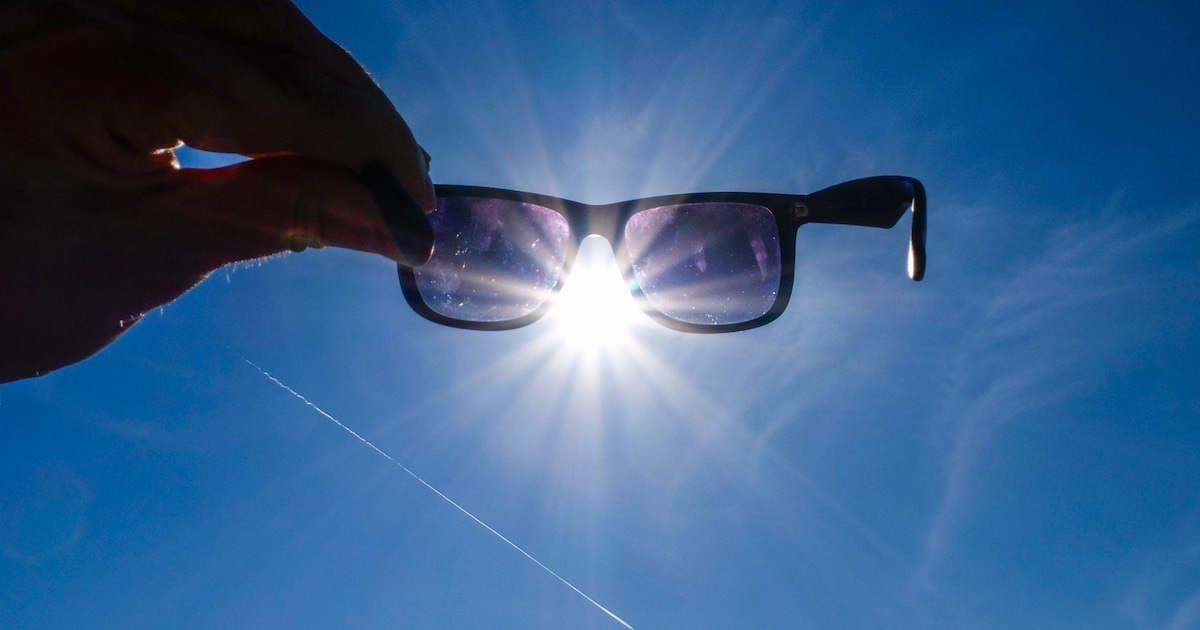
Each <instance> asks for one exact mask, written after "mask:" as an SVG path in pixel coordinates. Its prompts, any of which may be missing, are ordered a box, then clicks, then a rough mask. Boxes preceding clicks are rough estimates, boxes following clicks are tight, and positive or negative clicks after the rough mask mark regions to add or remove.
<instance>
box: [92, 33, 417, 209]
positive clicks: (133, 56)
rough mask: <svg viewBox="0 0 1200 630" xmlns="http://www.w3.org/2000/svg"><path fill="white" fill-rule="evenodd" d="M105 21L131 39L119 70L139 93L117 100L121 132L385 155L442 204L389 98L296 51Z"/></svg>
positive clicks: (344, 161) (346, 160) (233, 146)
mask: <svg viewBox="0 0 1200 630" xmlns="http://www.w3.org/2000/svg"><path fill="white" fill-rule="evenodd" d="M105 19H111V20H115V21H114V22H112V23H111V24H110V26H111V27H112V28H114V29H117V30H119V31H120V34H119V35H118V37H121V38H123V40H122V41H119V42H117V44H116V45H117V47H118V48H119V50H118V54H116V55H114V56H113V58H114V60H115V63H116V64H117V65H118V68H117V70H119V71H121V72H125V73H131V74H132V75H134V79H133V80H131V81H130V83H131V84H132V85H130V86H127V88H128V89H127V90H126V91H127V92H134V93H136V94H137V95H138V98H137V99H136V100H135V99H129V98H123V99H122V98H119V96H120V95H117V96H116V97H114V99H113V100H114V103H113V105H112V107H113V109H114V110H122V111H124V112H126V115H124V116H122V115H121V114H120V112H118V113H117V115H116V117H115V118H116V121H117V122H115V123H114V125H115V126H116V127H117V131H118V132H119V133H120V135H124V136H132V137H136V136H139V135H146V134H147V133H150V134H152V135H156V137H157V138H158V141H160V142H161V141H163V140H165V139H166V138H167V137H170V138H172V140H171V141H173V140H174V139H180V140H183V141H184V142H186V143H187V144H188V145H190V146H193V147H195V148H198V149H202V150H209V151H220V152H230V153H241V154H245V155H251V156H258V155H269V154H276V153H284V152H286V153H297V154H301V155H305V156H309V157H313V158H317V159H322V160H327V161H330V162H334V163H336V164H340V165H342V166H345V167H347V168H350V169H355V170H357V169H360V168H361V167H362V166H363V165H365V164H367V163H370V162H372V161H377V160H378V161H382V162H384V164H386V166H387V167H388V170H389V171H390V172H391V173H392V174H393V175H394V176H395V177H396V178H397V179H398V180H399V182H400V184H401V185H402V186H403V187H404V188H405V189H406V190H407V191H408V192H409V193H410V194H411V196H412V197H413V199H415V200H416V201H417V202H418V203H419V204H420V205H421V206H422V207H423V208H425V209H426V210H431V209H432V208H433V200H434V194H433V184H432V182H431V181H430V180H429V175H428V161H427V159H426V155H427V154H426V153H425V152H424V150H423V149H422V148H421V147H420V146H419V145H418V144H417V142H416V139H415V138H413V135H412V132H411V130H410V129H409V128H408V125H407V124H406V123H405V122H404V119H403V118H401V117H400V115H399V114H398V113H397V112H396V111H395V108H393V107H392V105H391V103H390V102H389V101H387V100H386V98H379V97H378V95H376V94H375V93H372V92H368V91H365V90H362V89H356V88H354V87H350V86H347V85H346V84H345V83H344V82H342V81H339V80H337V79H336V78H333V77H331V76H330V75H328V74H326V73H325V72H323V71H322V70H321V69H320V68H318V67H314V66H313V65H312V64H311V63H309V61H308V60H306V59H304V58H302V57H299V56H296V55H293V54H290V53H283V52H271V51H263V50H261V49H256V48H253V47H249V46H246V45H242V44H239V43H235V42H229V41H220V40H212V39H206V38H203V37H198V36H194V35H188V34H180V33H177V32H171V31H166V30H163V29H160V28H157V27H153V26H147V25H145V24H142V23H138V22H132V21H129V20H125V19H123V18H119V17H111V16H110V17H109V18H105ZM131 100H134V101H135V102H136V105H131V104H129V101H131ZM147 129H149V130H151V131H150V132H147V131H146V130H147ZM169 142H170V141H168V143H169ZM160 146H161V145H160Z"/></svg>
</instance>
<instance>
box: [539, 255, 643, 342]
mask: <svg viewBox="0 0 1200 630" xmlns="http://www.w3.org/2000/svg"><path fill="white" fill-rule="evenodd" d="M548 318H552V320H553V324H554V326H555V333H556V334H557V336H559V337H560V338H561V339H562V340H563V341H564V342H566V344H568V345H570V346H573V347H575V348H577V349H580V350H589V351H593V350H601V349H614V346H622V345H626V344H628V343H629V342H630V341H631V335H630V330H631V328H632V327H633V326H635V325H636V324H638V323H639V322H640V321H641V320H642V319H643V318H644V315H642V313H641V312H640V311H639V310H638V308H637V306H636V305H635V304H634V302H633V298H631V297H630V296H629V289H628V288H626V287H625V285H624V283H623V281H622V279H621V272H620V270H619V269H618V268H617V262H616V260H615V259H614V258H613V256H612V250H611V249H610V248H609V245H608V242H607V241H605V240H604V239H603V238H600V237H596V236H590V237H588V238H586V239H584V241H583V244H582V246H581V247H580V249H579V253H578V255H577V256H576V257H575V265H574V267H573V268H572V270H571V275H570V277H569V278H567V283H566V285H565V286H563V289H562V292H561V293H560V294H559V295H558V300H557V302H556V303H555V304H554V307H553V308H552V309H551V311H550V313H549V315H548Z"/></svg>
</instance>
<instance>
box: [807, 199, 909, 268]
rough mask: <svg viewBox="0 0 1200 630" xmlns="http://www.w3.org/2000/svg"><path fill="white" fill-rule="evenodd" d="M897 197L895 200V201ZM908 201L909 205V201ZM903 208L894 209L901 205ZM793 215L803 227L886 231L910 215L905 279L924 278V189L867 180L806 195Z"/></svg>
mask: <svg viewBox="0 0 1200 630" xmlns="http://www.w3.org/2000/svg"><path fill="white" fill-rule="evenodd" d="M898 197H899V198H898ZM910 200H911V201H910ZM905 201H907V202H908V203H905V206H907V207H903V206H900V207H897V206H898V203H897V202H901V203H903V202H905ZM798 207H799V208H803V210H802V213H800V214H796V215H794V216H795V218H797V219H799V220H802V221H803V222H805V223H831V224H836V225H857V226H861V227H877V228H884V229H888V228H891V227H893V226H895V225H896V223H897V222H898V221H899V220H900V218H901V217H902V216H904V213H905V212H907V211H909V210H911V211H912V232H911V233H910V234H909V238H908V277H909V278H911V279H913V280H914V281H917V280H920V279H921V278H924V277H925V221H926V219H925V186H924V185H922V184H921V182H919V181H917V180H915V179H912V178H908V177H904V178H901V177H894V176H884V177H868V178H866V179H860V180H855V181H851V182H845V183H842V184H838V185H836V186H830V187H829V188H826V189H824V190H819V191H817V192H815V193H812V194H810V195H806V196H805V197H804V199H803V201H802V202H800V203H799V204H798Z"/></svg>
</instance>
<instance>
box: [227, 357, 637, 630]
mask: <svg viewBox="0 0 1200 630" xmlns="http://www.w3.org/2000/svg"><path fill="white" fill-rule="evenodd" d="M241 359H242V360H243V361H245V362H246V364H247V365H249V366H250V367H252V368H254V369H256V370H258V373H259V374H262V375H263V376H265V377H267V378H268V379H271V382H272V383H275V384H276V385H278V386H280V387H282V388H283V389H284V390H285V391H287V392H288V393H289V394H291V395H293V396H295V397H296V398H299V399H300V402H303V403H304V404H306V405H308V406H309V407H312V408H313V411H316V412H317V413H319V414H321V415H322V416H325V418H326V419H328V420H329V421H330V422H332V423H334V424H336V425H338V426H339V427H341V428H342V430H343V431H345V432H346V433H349V434H350V435H353V436H354V437H355V438H358V441H359V442H362V443H363V444H366V445H367V446H370V447H371V448H372V449H373V450H374V451H375V452H376V453H379V454H380V455H382V456H384V458H386V459H387V460H388V461H389V462H392V463H393V464H395V465H397V466H399V467H400V470H403V471H404V472H406V473H408V474H409V476H411V477H412V478H413V479H416V480H417V481H419V482H421V485H423V486H425V487H426V488H429V489H430V490H431V491H433V493H434V494H436V495H438V496H439V497H441V498H442V500H444V501H445V502H446V503H449V504H450V505H453V506H454V507H455V508H456V509H457V510H458V511H459V512H462V513H463V514H466V515H467V516H468V517H470V519H471V520H473V521H475V522H476V523H479V525H481V526H482V527H483V528H484V529H486V530H488V531H489V532H492V533H493V534H495V535H496V537H497V538H499V539H500V540H503V541H504V542H506V543H508V546H509V547H512V548H513V549H516V550H517V551H519V552H521V555H523V556H525V557H526V558H529V560H530V561H531V562H533V563H534V564H536V565H538V566H539V567H541V568H542V569H543V570H544V571H546V573H549V574H550V575H553V576H554V577H555V579H557V580H558V581H559V582H562V583H563V584H566V585H567V588H569V589H571V590H572V591H575V592H576V593H578V594H579V596H580V597H582V598H584V599H586V600H588V601H589V602H591V603H592V605H593V606H595V607H596V608H599V609H600V610H603V611H604V613H605V614H607V615H608V616H609V617H612V618H613V619H614V620H615V621H616V622H617V623H619V624H621V625H622V626H625V627H626V628H629V630H633V626H631V625H629V624H628V623H625V620H624V619H621V618H620V617H618V616H617V615H616V614H615V613H613V611H611V610H609V609H607V608H605V607H604V606H601V605H600V602H598V601H596V600H594V599H592V598H591V597H588V596H587V593H584V592H583V591H581V590H579V589H578V588H575V585H574V584H571V583H570V582H568V581H567V580H566V579H565V578H563V576H561V575H559V574H557V573H555V572H554V571H553V570H551V569H550V567H548V566H546V565H544V564H542V563H541V562H539V561H538V559H537V558H534V557H533V556H531V555H529V552H528V551H525V550H524V549H522V548H521V547H520V546H518V545H517V543H515V542H513V541H511V540H509V539H507V538H505V537H504V534H501V533H500V532H498V531H496V530H494V529H492V527H491V526H490V525H488V524H487V523H484V522H483V521H481V520H479V517H477V516H475V515H474V514H472V513H470V512H469V511H467V508H465V507H463V506H461V505H459V504H457V503H455V502H454V499H451V498H450V497H448V496H446V495H444V494H442V493H441V491H440V490H438V489H437V488H434V487H433V486H431V485H429V482H427V481H425V480H424V479H422V478H421V477H419V476H418V475H417V473H415V472H413V471H411V470H409V469H408V467H407V466H405V465H404V464H401V463H400V462H398V461H396V458H395V457H392V456H391V455H388V454H387V453H385V452H383V451H382V450H381V449H380V448H379V447H378V446H375V445H374V444H372V443H371V442H370V441H369V440H367V439H366V438H364V437H363V436H361V435H359V434H358V433H355V432H354V429H351V428H350V427H348V426H346V425H344V424H342V423H341V422H340V421H338V419H337V418H334V417H333V416H331V415H329V414H328V413H325V410H324V409H321V408H320V407H318V406H316V405H315V404H313V402H312V401H310V400H309V399H307V398H305V397H304V396H303V395H302V394H301V393H300V392H298V391H296V390H294V389H292V388H291V387H288V386H287V385H284V384H283V381H280V380H279V379H277V378H275V377H274V376H271V374H270V372H267V371H266V370H264V369H262V368H261V367H259V366H258V365H257V364H255V363H254V362H253V361H251V360H250V359H247V358H246V357H241Z"/></svg>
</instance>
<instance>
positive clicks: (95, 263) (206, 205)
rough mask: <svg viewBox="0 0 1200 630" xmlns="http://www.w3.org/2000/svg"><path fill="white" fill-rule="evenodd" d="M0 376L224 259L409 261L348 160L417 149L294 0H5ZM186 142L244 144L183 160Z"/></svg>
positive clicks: (67, 351)
mask: <svg viewBox="0 0 1200 630" xmlns="http://www.w3.org/2000/svg"><path fill="white" fill-rule="evenodd" d="M0 85H2V86H4V88H3V90H2V91H0V382H8V381H13V380H17V379H22V378H28V377H33V376H37V375H41V374H45V373H47V372H49V371H51V370H54V369H57V368H60V367H63V366H66V365H69V364H72V363H75V362H77V361H80V360H83V359H85V358H87V357H89V356H91V355H92V354H94V353H95V352H97V351H99V350H100V349H101V348H103V347H105V346H106V345H108V344H109V343H111V342H112V341H113V340H114V339H116V338H117V337H118V336H119V335H121V334H122V333H123V332H124V331H126V330H128V329H129V327H130V326H131V325H133V324H134V323H136V322H137V321H138V320H139V319H140V318H141V316H142V314H143V313H146V312H148V311H150V310H152V309H154V308H156V307H158V306H160V305H162V304H165V303H167V302H170V301H171V300H174V299H175V298H177V297H179V296H180V295H182V294H183V293H185V292H186V291H187V290H188V289H190V288H192V287H193V286H195V285H196V284H197V283H199V282H200V281H201V280H203V279H204V278H205V277H206V276H207V275H208V274H209V273H211V272H212V271H213V270H215V269H218V268H220V267H221V266H223V265H226V264H229V263H232V262H237V261H243V260H248V259H253V258H258V257H262V256H268V255H271V254H275V253H279V252H282V251H287V250H294V251H299V250H303V249H304V248H306V247H321V246H326V245H328V246H336V247H346V248H351V249H356V250H360V251H365V252H372V253H376V254H380V255H382V256H386V257H388V258H391V259H392V260H396V261H403V257H402V255H401V253H400V252H399V250H398V249H397V248H396V245H395V243H394V241H393V240H392V238H391V236H390V235H389V233H388V231H387V228H386V226H385V225H384V224H383V222H382V220H381V218H380V213H379V209H378V208H377V207H376V205H375V201H374V198H373V197H372V196H371V194H370V192H369V191H368V190H367V189H365V188H364V187H363V185H362V184H361V183H360V181H359V179H358V173H359V171H360V169H361V168H362V167H363V165H365V164H367V163H369V162H372V161H376V160H378V161H382V162H383V164H384V165H385V166H386V167H387V172H388V173H390V174H391V175H392V176H393V177H395V179H396V180H397V181H398V182H399V184H400V185H401V186H403V188H404V189H405V190H407V191H408V193H409V194H410V195H411V196H412V198H413V199H414V200H416V201H417V203H418V204H419V205H421V206H422V207H423V208H425V209H426V210H429V209H431V208H432V206H433V203H434V196H433V186H432V183H431V182H430V180H429V176H428V154H426V153H425V152H424V150H423V149H421V147H420V146H419V145H418V144H417V142H416V140H415V139H414V138H413V136H412V133H411V132H410V130H409V128H408V126H407V125H406V124H405V122H404V120H403V119H402V118H401V117H400V115H399V114H398V113H397V112H396V110H395V109H394V108H393V106H392V105H391V103H390V102H389V101H388V99H387V97H386V96H385V95H384V94H383V92H382V91H381V90H380V89H379V88H378V87H377V86H376V85H375V83H374V82H373V81H372V80H371V79H370V78H369V77H368V76H367V75H366V73H365V72H364V71H363V69H362V68H361V67H360V66H359V65H358V64H357V63H356V62H355V61H354V60H353V59H352V58H351V57H350V56H349V55H348V54H347V53H346V52H345V51H343V50H342V49H341V48H339V47H338V46H337V45H336V44H334V43H333V42H331V41H330V40H328V39H327V38H325V37H324V36H323V35H322V34H321V33H320V32H319V31H317V29H316V28H315V27H314V26H313V25H312V24H311V23H310V22H309V21H308V20H307V19H306V18H305V17H304V16H303V14H301V13H300V11H299V10H298V9H296V8H295V7H294V6H293V5H292V4H291V3H290V2H288V1H287V0H189V1H188V2H176V1H175V0H84V1H78V2H69V1H60V2H54V1H50V0H0ZM180 142H183V143H186V144H187V145H189V146H191V147H195V148H197V149H202V150H207V151H219V152H226V153H240V154H243V155H246V156H250V157H253V158H254V159H252V160H250V161H248V162H244V163H241V164H237V165H234V166H230V167H226V168H221V169H213V170H200V169H179V168H178V166H177V164H176V162H175V159H174V155H173V154H172V153H171V148H174V147H177V146H178V144H179V143H180Z"/></svg>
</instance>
